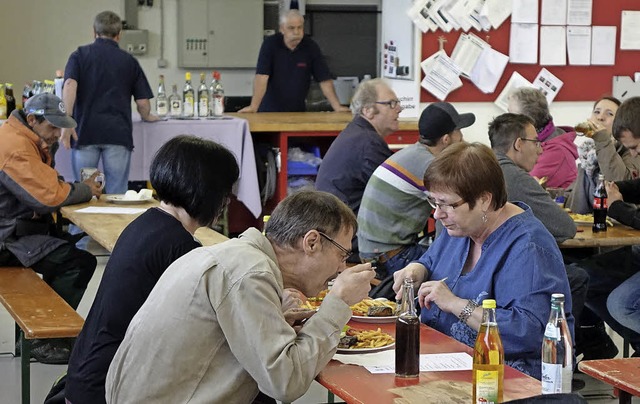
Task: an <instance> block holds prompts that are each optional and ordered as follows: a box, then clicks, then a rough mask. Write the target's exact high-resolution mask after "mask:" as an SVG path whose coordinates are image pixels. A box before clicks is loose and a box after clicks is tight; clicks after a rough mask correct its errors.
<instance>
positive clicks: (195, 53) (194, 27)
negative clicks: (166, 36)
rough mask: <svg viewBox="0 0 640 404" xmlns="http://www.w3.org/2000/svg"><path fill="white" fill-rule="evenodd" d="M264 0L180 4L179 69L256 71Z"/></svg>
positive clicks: (182, 1)
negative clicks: (246, 69)
mask: <svg viewBox="0 0 640 404" xmlns="http://www.w3.org/2000/svg"><path fill="white" fill-rule="evenodd" d="M263 19H264V6H263V0H242V1H238V0H178V66H179V67H184V68H255V67H256V62H257V60H258V53H259V51H260V46H261V45H262V40H263Z"/></svg>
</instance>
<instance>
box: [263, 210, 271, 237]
mask: <svg viewBox="0 0 640 404" xmlns="http://www.w3.org/2000/svg"><path fill="white" fill-rule="evenodd" d="M269 219H271V215H264V216H262V234H264V235H266V234H267V222H268V221H269Z"/></svg>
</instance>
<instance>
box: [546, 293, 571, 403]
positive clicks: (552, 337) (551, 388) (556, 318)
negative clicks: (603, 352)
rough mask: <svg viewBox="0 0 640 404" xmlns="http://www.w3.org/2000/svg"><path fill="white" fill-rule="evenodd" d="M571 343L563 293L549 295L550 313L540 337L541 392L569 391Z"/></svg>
mask: <svg viewBox="0 0 640 404" xmlns="http://www.w3.org/2000/svg"><path fill="white" fill-rule="evenodd" d="M572 378H573V343H572V341H571V334H570V333H569V326H568V325H567V318H566V317H565V315H564V295H563V294H562V293H554V294H552V295H551V314H550V315H549V322H548V323H547V327H546V328H545V330H544V337H543V339H542V394H554V393H571V379H572Z"/></svg>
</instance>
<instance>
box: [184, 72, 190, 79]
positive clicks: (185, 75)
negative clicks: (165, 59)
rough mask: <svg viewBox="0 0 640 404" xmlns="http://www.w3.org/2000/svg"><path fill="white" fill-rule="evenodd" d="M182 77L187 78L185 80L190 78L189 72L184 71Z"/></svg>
mask: <svg viewBox="0 0 640 404" xmlns="http://www.w3.org/2000/svg"><path fill="white" fill-rule="evenodd" d="M184 78H185V79H187V80H191V72H186V73H185V74H184Z"/></svg>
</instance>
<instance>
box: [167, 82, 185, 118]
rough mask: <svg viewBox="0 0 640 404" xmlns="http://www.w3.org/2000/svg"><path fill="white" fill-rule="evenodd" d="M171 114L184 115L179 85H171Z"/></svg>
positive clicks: (173, 115) (174, 115) (177, 116)
mask: <svg viewBox="0 0 640 404" xmlns="http://www.w3.org/2000/svg"><path fill="white" fill-rule="evenodd" d="M169 115H171V117H172V118H179V117H180V116H182V98H181V97H180V95H178V86H177V85H176V84H174V85H173V86H171V95H170V96H169Z"/></svg>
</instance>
